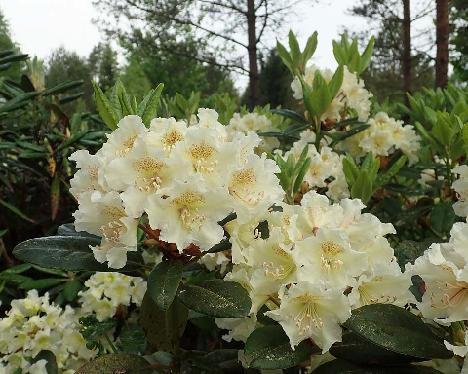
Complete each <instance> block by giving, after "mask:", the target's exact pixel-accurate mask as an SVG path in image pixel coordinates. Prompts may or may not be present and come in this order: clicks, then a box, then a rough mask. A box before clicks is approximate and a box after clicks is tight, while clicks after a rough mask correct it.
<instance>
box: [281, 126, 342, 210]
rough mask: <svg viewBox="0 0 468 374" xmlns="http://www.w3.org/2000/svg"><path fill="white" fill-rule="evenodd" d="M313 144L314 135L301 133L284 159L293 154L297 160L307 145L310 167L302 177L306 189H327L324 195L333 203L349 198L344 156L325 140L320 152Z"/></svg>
mask: <svg viewBox="0 0 468 374" xmlns="http://www.w3.org/2000/svg"><path fill="white" fill-rule="evenodd" d="M314 142H315V133H314V132H313V131H311V130H306V131H303V132H302V133H301V134H300V139H299V140H298V141H296V142H295V143H294V144H293V146H292V148H291V150H290V151H288V152H286V153H285V154H284V158H285V159H287V158H288V156H289V154H293V155H294V157H295V158H296V159H298V158H299V157H300V155H301V153H302V151H303V149H304V147H305V146H307V145H308V147H309V148H308V153H307V156H308V157H310V165H309V169H308V170H307V172H306V174H305V175H304V182H306V183H307V185H308V186H307V187H308V189H316V188H327V191H326V195H327V196H328V197H330V198H331V199H332V200H334V201H338V200H340V199H342V198H345V197H349V190H348V183H347V182H346V178H345V175H344V172H343V157H344V156H343V155H339V154H338V153H336V152H334V151H333V150H332V149H331V148H330V147H328V146H327V142H326V140H325V138H323V139H322V144H321V148H320V152H318V151H317V148H316V147H315V145H314V144H313V143H314Z"/></svg>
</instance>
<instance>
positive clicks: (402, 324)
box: [344, 304, 453, 360]
mask: <svg viewBox="0 0 468 374" xmlns="http://www.w3.org/2000/svg"><path fill="white" fill-rule="evenodd" d="M344 326H345V327H346V328H347V329H349V330H351V331H353V332H354V333H356V334H358V335H360V336H361V337H363V338H365V339H367V340H369V341H370V342H372V343H373V344H375V345H378V346H380V347H382V348H385V349H387V350H389V351H392V352H395V353H398V354H402V355H408V356H413V357H417V358H421V359H428V360H429V359H432V358H450V357H452V356H453V354H452V352H450V351H448V350H447V348H446V347H445V345H444V341H443V339H441V338H440V337H438V336H436V335H434V334H433V333H432V331H431V330H430V329H429V327H428V326H427V325H426V324H425V323H424V322H423V321H422V320H421V319H420V318H419V317H417V316H415V315H414V314H412V313H410V312H408V311H406V310H405V309H403V308H399V307H397V306H395V305H391V304H372V305H366V306H363V307H361V308H358V309H355V310H353V314H352V316H351V317H350V318H349V319H348V320H347V321H346V322H345V323H344Z"/></svg>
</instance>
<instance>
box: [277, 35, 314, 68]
mask: <svg viewBox="0 0 468 374" xmlns="http://www.w3.org/2000/svg"><path fill="white" fill-rule="evenodd" d="M317 37H318V33H317V32H314V33H313V34H312V36H310V37H309V39H307V42H306V46H305V47H304V50H303V51H301V50H300V48H299V43H298V42H297V39H296V36H295V35H294V33H293V32H292V31H289V35H288V41H289V48H290V51H289V52H288V50H287V49H286V48H285V47H284V45H282V44H281V43H280V42H277V43H276V49H277V51H278V54H279V56H280V57H281V60H283V63H284V65H286V67H287V68H288V69H289V71H290V72H291V73H292V74H293V75H301V74H304V72H305V68H306V65H307V62H308V61H309V60H310V59H311V58H312V56H313V55H314V53H315V50H316V49H317V43H318V41H317Z"/></svg>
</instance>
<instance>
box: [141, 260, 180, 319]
mask: <svg viewBox="0 0 468 374" xmlns="http://www.w3.org/2000/svg"><path fill="white" fill-rule="evenodd" d="M182 269H183V265H182V263H181V262H180V261H174V262H171V261H163V262H161V263H160V264H158V265H156V267H155V268H154V269H153V271H152V272H151V273H150V275H149V276H148V293H149V295H150V297H151V299H152V300H153V302H154V303H155V304H156V305H157V306H158V307H159V308H161V309H162V310H163V311H167V309H168V308H169V307H170V306H171V304H172V302H173V301H174V298H175V297H176V293H177V289H178V288H179V283H180V281H181V279H182Z"/></svg>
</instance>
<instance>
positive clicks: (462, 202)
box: [452, 165, 468, 217]
mask: <svg viewBox="0 0 468 374" xmlns="http://www.w3.org/2000/svg"><path fill="white" fill-rule="evenodd" d="M452 171H453V172H454V173H455V174H458V176H459V178H458V179H457V180H456V181H455V182H453V184H452V188H453V189H454V190H455V192H456V193H457V194H458V201H457V202H456V203H455V204H454V205H453V210H454V211H455V214H456V215H458V216H460V217H466V216H468V166H467V165H460V166H457V167H456V168H454V169H453V170H452Z"/></svg>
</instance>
